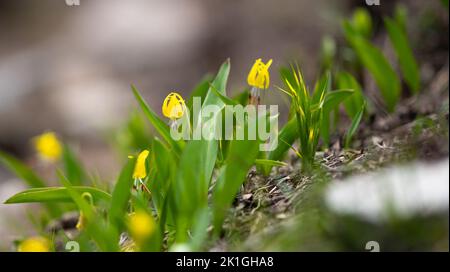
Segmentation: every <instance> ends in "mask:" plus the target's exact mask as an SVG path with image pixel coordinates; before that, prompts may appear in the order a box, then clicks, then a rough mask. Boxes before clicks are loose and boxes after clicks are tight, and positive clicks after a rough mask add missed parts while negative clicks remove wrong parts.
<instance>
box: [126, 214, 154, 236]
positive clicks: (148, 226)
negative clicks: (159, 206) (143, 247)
mask: <svg viewBox="0 0 450 272" xmlns="http://www.w3.org/2000/svg"><path fill="white" fill-rule="evenodd" d="M127 226H128V230H129V232H130V235H131V237H132V238H133V240H134V241H135V242H136V243H137V244H141V243H143V242H145V241H146V240H148V239H149V238H150V237H151V236H152V235H153V233H154V232H155V230H156V223H155V221H154V219H153V217H152V216H151V215H150V214H148V213H147V212H145V211H142V210H137V211H136V212H134V213H132V214H130V215H129V218H128V224H127Z"/></svg>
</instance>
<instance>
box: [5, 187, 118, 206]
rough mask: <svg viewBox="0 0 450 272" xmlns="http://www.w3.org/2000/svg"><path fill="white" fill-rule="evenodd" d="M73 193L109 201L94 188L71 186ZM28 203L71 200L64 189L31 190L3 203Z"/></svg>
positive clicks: (96, 199)
mask: <svg viewBox="0 0 450 272" xmlns="http://www.w3.org/2000/svg"><path fill="white" fill-rule="evenodd" d="M72 188H73V189H74V190H75V191H77V192H79V193H80V194H81V193H84V192H88V193H90V194H91V195H92V196H93V198H94V201H95V202H97V201H107V202H109V201H111V195H110V194H108V193H107V192H105V191H102V190H100V189H97V188H94V187H87V186H73V187H72ZM30 202H72V198H71V197H70V195H69V194H68V192H67V188H65V187H44V188H33V189H28V190H25V191H23V192H20V193H17V194H15V195H14V196H12V197H10V198H9V199H8V200H6V201H5V204H16V203H30Z"/></svg>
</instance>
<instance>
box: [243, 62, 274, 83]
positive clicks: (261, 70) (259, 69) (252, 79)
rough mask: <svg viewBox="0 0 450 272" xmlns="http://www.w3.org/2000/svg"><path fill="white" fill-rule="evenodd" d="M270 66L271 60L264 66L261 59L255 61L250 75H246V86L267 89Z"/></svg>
mask: <svg viewBox="0 0 450 272" xmlns="http://www.w3.org/2000/svg"><path fill="white" fill-rule="evenodd" d="M271 64H272V59H271V60H269V61H268V62H267V63H266V64H264V62H262V60H261V59H257V60H256V61H255V64H253V67H252V69H251V70H250V73H248V77H247V82H248V85H250V86H252V87H255V88H258V89H267V88H269V84H270V75H269V67H270V65H271Z"/></svg>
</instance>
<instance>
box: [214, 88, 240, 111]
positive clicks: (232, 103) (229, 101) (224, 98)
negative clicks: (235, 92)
mask: <svg viewBox="0 0 450 272" xmlns="http://www.w3.org/2000/svg"><path fill="white" fill-rule="evenodd" d="M211 90H212V91H213V92H214V93H215V94H216V95H217V96H218V97H219V98H220V100H222V102H223V103H224V104H225V105H230V106H236V105H239V103H238V102H236V101H234V100H233V99H231V98H229V97H228V96H226V95H223V94H222V93H221V92H220V91H219V90H217V89H216V87H214V86H213V85H211Z"/></svg>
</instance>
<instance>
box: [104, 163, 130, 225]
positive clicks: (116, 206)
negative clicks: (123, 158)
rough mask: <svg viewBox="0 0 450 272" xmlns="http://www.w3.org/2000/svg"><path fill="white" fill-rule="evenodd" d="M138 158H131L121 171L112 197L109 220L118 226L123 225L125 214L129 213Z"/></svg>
mask: <svg viewBox="0 0 450 272" xmlns="http://www.w3.org/2000/svg"><path fill="white" fill-rule="evenodd" d="M135 162H136V159H135V158H133V159H129V160H128V162H127V164H126V165H125V166H124V167H123V169H122V171H121V172H120V175H119V178H118V179H117V182H116V185H115V186H114V190H113V193H112V197H111V205H110V208H109V221H110V223H111V224H113V225H115V226H117V227H124V226H121V225H122V222H123V220H124V216H125V215H126V213H127V207H128V202H129V200H130V196H131V189H132V187H133V178H132V176H133V170H134V165H135Z"/></svg>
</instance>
